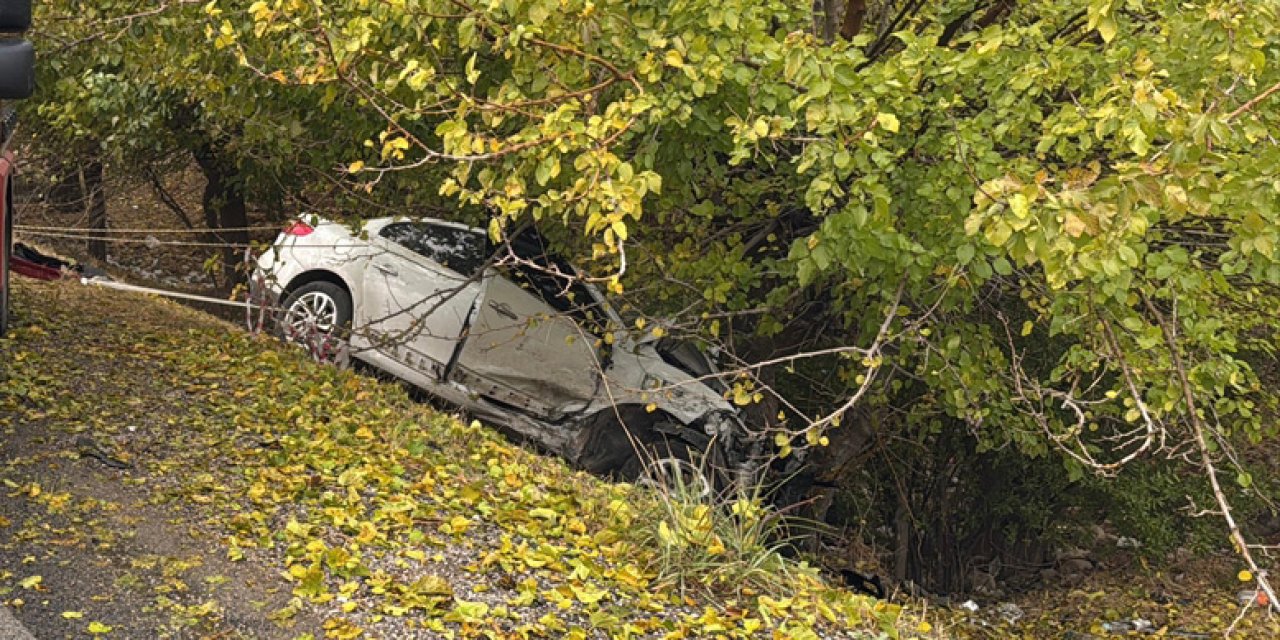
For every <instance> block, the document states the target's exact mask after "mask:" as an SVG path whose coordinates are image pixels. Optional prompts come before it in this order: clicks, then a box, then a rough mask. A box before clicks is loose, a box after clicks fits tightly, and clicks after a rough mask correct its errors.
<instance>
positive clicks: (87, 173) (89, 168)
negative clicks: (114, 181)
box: [80, 157, 107, 262]
mask: <svg viewBox="0 0 1280 640" xmlns="http://www.w3.org/2000/svg"><path fill="white" fill-rule="evenodd" d="M80 192H81V193H83V194H84V195H85V199H86V200H85V208H86V211H87V212H88V214H89V215H88V218H89V228H90V229H93V230H94V232H95V233H94V236H95V237H94V238H93V239H91V240H89V257H91V258H93V259H94V260H97V261H99V262H106V261H107V241H106V240H105V239H103V236H105V235H106V229H107V191H106V187H105V186H104V185H103V183H102V160H101V159H100V158H97V157H94V158H93V159H91V160H90V161H89V163H88V164H86V165H84V166H83V167H81V169H80Z"/></svg>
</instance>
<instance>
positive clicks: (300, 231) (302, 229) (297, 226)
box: [284, 220, 315, 237]
mask: <svg viewBox="0 0 1280 640" xmlns="http://www.w3.org/2000/svg"><path fill="white" fill-rule="evenodd" d="M312 231H315V229H313V228H312V227H311V225H309V224H307V223H305V222H303V221H301V220H294V221H293V222H290V223H289V224H288V226H286V227H285V228H284V234H285V235H286V236H298V237H302V236H305V235H308V234H310V233H311V232H312Z"/></svg>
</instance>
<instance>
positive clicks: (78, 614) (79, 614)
mask: <svg viewBox="0 0 1280 640" xmlns="http://www.w3.org/2000/svg"><path fill="white" fill-rule="evenodd" d="M62 617H64V618H66V619H68V620H75V619H76V618H83V617H84V612H83V611H63V612H62Z"/></svg>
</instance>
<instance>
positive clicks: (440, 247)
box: [378, 222, 485, 276]
mask: <svg viewBox="0 0 1280 640" xmlns="http://www.w3.org/2000/svg"><path fill="white" fill-rule="evenodd" d="M378 235H380V236H382V237H383V238H386V239H387V240H390V241H392V242H394V243H396V244H398V245H400V246H402V247H404V248H406V249H408V250H410V251H412V252H414V253H416V254H418V255H420V256H423V257H424V258H427V259H428V260H431V261H433V262H436V263H438V264H440V265H442V266H444V267H446V268H448V269H451V270H453V271H457V272H458V273H461V274H463V275H467V276H469V275H472V274H474V273H475V272H476V271H479V270H480V268H481V267H482V266H484V263H485V239H484V236H482V235H480V234H478V233H475V232H473V231H469V230H467V229H458V228H456V227H450V226H446V225H441V224H433V223H430V222H394V223H392V224H389V225H387V226H385V227H383V228H382V231H380V232H378Z"/></svg>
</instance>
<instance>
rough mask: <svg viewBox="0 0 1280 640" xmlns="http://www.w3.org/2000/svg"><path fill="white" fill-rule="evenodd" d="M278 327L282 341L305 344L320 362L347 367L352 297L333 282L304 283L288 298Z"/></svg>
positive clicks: (303, 345)
mask: <svg viewBox="0 0 1280 640" xmlns="http://www.w3.org/2000/svg"><path fill="white" fill-rule="evenodd" d="M277 327H278V331H279V333H280V337H281V338H284V339H285V340H287V341H289V342H293V343H295V344H298V345H301V346H302V347H303V348H305V349H306V350H307V351H308V352H309V353H311V357H313V358H315V359H316V360H317V361H320V362H328V363H332V364H337V365H340V366H341V365H345V364H346V363H347V359H348V358H347V332H348V330H349V329H350V327H351V296H350V295H349V294H348V293H347V292H346V290H345V289H343V288H342V287H340V286H338V285H337V284H334V283H332V282H327V281H323V280H319V281H316V282H309V283H307V284H304V285H302V286H300V287H298V288H297V289H294V290H293V291H292V292H291V293H290V294H289V295H288V296H287V297H286V298H285V301H284V305H283V310H282V311H281V314H280V322H279V323H278V325H277Z"/></svg>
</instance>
